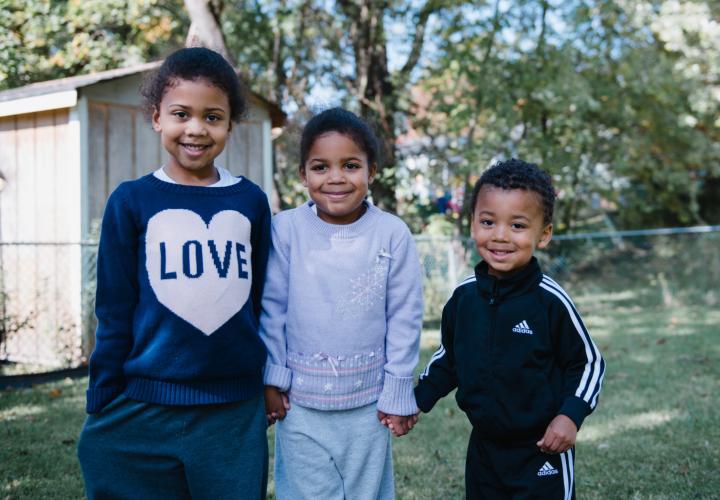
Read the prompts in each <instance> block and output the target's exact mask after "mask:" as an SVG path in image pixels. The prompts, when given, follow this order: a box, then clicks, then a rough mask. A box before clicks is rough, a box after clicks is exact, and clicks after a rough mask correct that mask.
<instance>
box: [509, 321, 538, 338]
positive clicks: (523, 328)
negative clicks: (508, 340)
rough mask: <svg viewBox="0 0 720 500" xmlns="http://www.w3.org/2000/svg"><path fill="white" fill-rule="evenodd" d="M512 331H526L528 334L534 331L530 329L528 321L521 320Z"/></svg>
mask: <svg viewBox="0 0 720 500" xmlns="http://www.w3.org/2000/svg"><path fill="white" fill-rule="evenodd" d="M512 331H513V332H515V333H524V334H526V335H532V334H533V331H532V330H531V329H530V326H528V324H527V321H521V322H520V323H518V324H517V325H515V326H514V327H513V329H512Z"/></svg>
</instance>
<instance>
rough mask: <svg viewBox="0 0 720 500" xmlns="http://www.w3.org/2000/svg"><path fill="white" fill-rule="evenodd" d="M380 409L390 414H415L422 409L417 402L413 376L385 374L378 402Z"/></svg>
mask: <svg viewBox="0 0 720 500" xmlns="http://www.w3.org/2000/svg"><path fill="white" fill-rule="evenodd" d="M377 407H378V410H380V411H382V412H385V413H389V414H390V415H415V414H416V413H418V412H419V411H420V410H419V409H418V407H417V404H416V403H415V394H414V393H413V377H395V376H393V375H390V374H387V373H386V374H385V382H384V384H383V390H382V393H381V394H380V398H379V399H378V403H377Z"/></svg>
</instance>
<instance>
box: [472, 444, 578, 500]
mask: <svg viewBox="0 0 720 500" xmlns="http://www.w3.org/2000/svg"><path fill="white" fill-rule="evenodd" d="M574 459H575V448H571V449H569V450H567V451H566V452H564V453H560V454H557V455H548V454H546V453H543V452H541V451H540V450H539V449H538V447H537V446H535V445H534V444H532V445H518V446H516V445H507V444H504V443H503V444H500V443H497V442H492V441H482V440H479V439H477V438H476V436H475V431H474V430H473V432H472V434H471V435H470V442H469V443H468V451H467V460H466V461H465V491H466V495H467V498H468V500H481V499H482V500H485V499H487V500H495V499H498V500H500V499H530V498H536V499H543V500H545V499H548V500H551V499H557V500H574V499H575V481H574V471H573V469H574Z"/></svg>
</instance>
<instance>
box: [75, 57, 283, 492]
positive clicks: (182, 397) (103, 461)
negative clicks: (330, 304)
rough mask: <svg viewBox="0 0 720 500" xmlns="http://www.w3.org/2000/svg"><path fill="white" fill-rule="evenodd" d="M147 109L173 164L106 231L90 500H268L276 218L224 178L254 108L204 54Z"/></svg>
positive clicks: (86, 440)
mask: <svg viewBox="0 0 720 500" xmlns="http://www.w3.org/2000/svg"><path fill="white" fill-rule="evenodd" d="M143 97H144V99H145V105H146V109H147V110H148V112H149V114H150V115H151V117H152V126H153V128H154V129H155V131H156V132H158V133H159V134H160V138H161V140H162V144H163V147H164V148H165V149H166V150H167V152H168V153H169V159H168V161H167V162H166V163H165V164H164V165H163V166H162V167H160V168H159V169H158V170H156V171H155V172H154V173H151V174H149V175H146V176H144V177H142V178H140V179H137V180H134V181H129V182H124V183H122V184H121V185H120V186H119V187H118V188H117V189H116V190H115V191H114V192H113V193H112V195H111V196H110V198H109V200H108V202H107V207H106V209H105V215H104V217H103V224H102V232H101V236H100V247H99V253H98V265H97V299H96V314H97V318H98V327H97V332H96V345H95V350H94V352H93V354H92V356H91V358H90V381H89V387H88V391H87V412H88V413H89V416H88V418H87V421H86V423H85V427H84V429H83V431H82V435H81V437H80V441H79V444H78V456H79V458H80V463H81V466H82V471H83V476H84V479H85V487H86V492H87V496H88V497H89V498H91V499H92V498H191V497H192V498H260V497H263V496H264V494H265V483H266V478H267V441H266V432H265V431H266V420H265V413H264V406H263V397H262V392H263V380H262V369H263V364H264V362H265V356H266V351H265V347H264V345H263V342H262V341H261V339H260V337H259V335H258V322H259V315H260V301H261V295H262V287H263V282H264V278H265V267H266V263H267V256H268V251H269V246H270V210H269V206H268V201H267V197H266V196H265V194H264V193H263V192H262V191H261V190H260V188H259V187H258V186H256V185H255V184H253V183H252V182H251V181H249V180H248V179H246V178H242V177H233V176H232V175H231V174H230V173H229V172H228V171H227V170H225V169H222V168H220V167H217V166H216V165H215V164H214V160H215V158H216V157H217V156H218V155H219V154H220V153H221V152H222V151H223V148H224V146H225V142H226V140H227V138H228V137H229V135H230V132H231V130H232V122H237V121H238V119H239V117H240V116H241V114H242V113H243V112H244V110H245V107H246V101H245V99H244V97H243V94H242V92H241V84H240V82H239V81H238V78H237V75H236V73H235V71H234V70H233V68H232V67H231V66H230V65H229V64H228V63H227V62H226V61H225V60H224V59H223V58H222V56H220V55H219V54H217V53H215V52H213V51H211V50H208V49H203V48H190V49H182V50H179V51H177V52H175V53H174V54H172V55H171V56H170V57H168V58H167V59H166V60H165V62H164V63H163V65H162V66H161V67H160V69H159V70H158V72H157V73H156V74H155V75H154V77H153V78H152V79H151V80H149V81H148V83H147V84H146V86H145V87H144V88H143Z"/></svg>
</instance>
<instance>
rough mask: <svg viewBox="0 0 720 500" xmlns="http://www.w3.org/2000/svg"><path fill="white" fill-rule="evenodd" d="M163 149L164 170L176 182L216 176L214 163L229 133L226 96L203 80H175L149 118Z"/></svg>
mask: <svg viewBox="0 0 720 500" xmlns="http://www.w3.org/2000/svg"><path fill="white" fill-rule="evenodd" d="M152 124H153V128H154V129H155V131H156V132H159V133H160V137H161V140H162V145H163V147H164V148H165V149H166V150H167V152H168V153H170V160H169V162H168V163H167V164H166V165H165V169H166V171H167V173H168V175H170V176H171V177H173V178H174V179H175V180H177V181H179V182H183V181H189V182H190V183H192V181H193V180H196V179H198V178H200V179H202V178H207V177H213V178H214V176H215V169H214V168H215V167H214V165H213V160H215V158H216V157H217V156H218V155H219V154H220V153H222V150H223V149H224V148H225V141H226V140H227V138H228V135H229V134H230V130H231V122H230V102H229V100H228V97H227V94H225V92H223V91H222V90H221V89H219V88H218V87H215V86H213V85H210V84H209V83H208V82H207V81H206V80H203V79H198V80H177V81H176V82H175V85H174V86H172V87H169V88H168V89H167V91H166V92H165V95H164V96H163V98H162V101H161V102H160V106H159V108H157V109H156V110H155V112H154V113H153V117H152Z"/></svg>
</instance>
